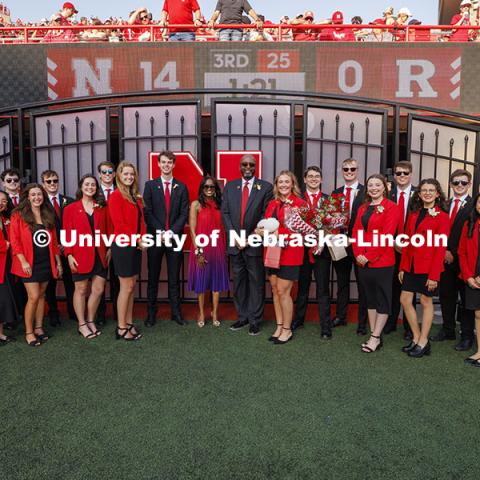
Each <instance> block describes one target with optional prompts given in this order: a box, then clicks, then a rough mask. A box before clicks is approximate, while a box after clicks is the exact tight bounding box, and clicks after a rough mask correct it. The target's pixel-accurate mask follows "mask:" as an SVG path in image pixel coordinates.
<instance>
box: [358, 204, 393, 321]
mask: <svg viewBox="0 0 480 480" xmlns="http://www.w3.org/2000/svg"><path fill="white" fill-rule="evenodd" d="M374 211H375V205H369V206H368V207H367V210H366V211H365V213H364V214H363V215H362V218H361V219H360V221H361V222H362V225H363V229H364V230H365V231H368V223H369V222H370V217H371V216H372V215H373V212H374ZM394 268H395V267H394V266H393V265H392V266H391V267H379V268H372V267H370V265H369V264H368V263H367V264H366V265H365V266H364V267H363V268H362V267H359V269H358V277H359V281H360V282H361V284H362V285H363V288H364V290H365V294H366V298H367V308H368V309H369V310H376V311H377V313H380V314H386V315H390V312H391V310H392V285H393V271H394Z"/></svg>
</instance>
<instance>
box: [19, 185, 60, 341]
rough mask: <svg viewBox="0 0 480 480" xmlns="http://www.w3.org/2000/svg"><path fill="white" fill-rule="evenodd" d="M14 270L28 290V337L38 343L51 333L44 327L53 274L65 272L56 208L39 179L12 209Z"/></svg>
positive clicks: (58, 274)
mask: <svg viewBox="0 0 480 480" xmlns="http://www.w3.org/2000/svg"><path fill="white" fill-rule="evenodd" d="M10 242H11V250H12V273H13V274H14V275H17V276H18V277H20V278H21V279H22V282H23V283H24V284H25V288H26V290H27V296H28V300H27V304H26V305H25V313H24V321H25V340H26V342H27V344H28V345H30V346H32V347H38V346H39V345H41V343H42V342H45V341H47V340H48V339H49V338H50V337H49V335H48V333H46V332H45V330H44V329H43V317H44V314H45V291H46V290H47V285H48V281H49V280H50V278H51V277H52V276H53V277H55V278H58V277H60V276H61V275H62V262H61V261H60V250H59V248H58V243H57V234H56V231H55V211H54V210H53V207H52V206H51V203H50V201H49V199H48V195H47V193H46V192H45V190H44V189H43V187H42V186H41V185H40V184H38V183H31V184H29V185H27V186H26V188H25V189H24V190H23V192H22V195H21V198H20V203H19V205H18V207H16V208H15V209H14V210H13V212H12V217H11V225H10Z"/></svg>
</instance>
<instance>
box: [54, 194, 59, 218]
mask: <svg viewBox="0 0 480 480" xmlns="http://www.w3.org/2000/svg"><path fill="white" fill-rule="evenodd" d="M52 203H53V208H54V209H55V213H56V215H57V217H58V218H60V205H59V204H58V202H57V197H52Z"/></svg>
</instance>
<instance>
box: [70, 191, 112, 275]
mask: <svg viewBox="0 0 480 480" xmlns="http://www.w3.org/2000/svg"><path fill="white" fill-rule="evenodd" d="M109 218H110V217H109V215H108V209H107V207H101V208H95V209H94V210H93V226H94V229H95V230H99V231H100V234H102V233H103V234H106V235H109V234H111V233H112V231H111V230H112V229H111V227H110V223H109ZM63 229H64V230H65V233H66V240H67V242H69V241H70V239H71V234H72V231H73V230H75V231H76V234H77V242H76V243H75V245H73V246H71V247H65V248H64V250H63V251H64V253H65V256H66V257H67V256H68V255H73V256H74V257H75V260H76V261H77V263H78V267H77V272H76V273H88V272H91V271H92V268H93V266H94V265H95V246H94V245H92V246H91V247H89V246H86V245H85V246H80V245H79V242H78V239H79V235H85V234H91V233H92V230H91V228H90V223H89V221H88V217H87V214H86V212H85V209H84V208H83V203H82V201H81V200H78V201H76V202H73V203H71V204H70V205H68V206H67V207H65V210H64V212H63ZM97 251H98V255H99V257H100V260H101V262H102V265H103V266H104V267H105V268H107V265H108V262H107V247H106V246H105V244H104V243H103V242H101V244H100V246H99V247H98V249H97Z"/></svg>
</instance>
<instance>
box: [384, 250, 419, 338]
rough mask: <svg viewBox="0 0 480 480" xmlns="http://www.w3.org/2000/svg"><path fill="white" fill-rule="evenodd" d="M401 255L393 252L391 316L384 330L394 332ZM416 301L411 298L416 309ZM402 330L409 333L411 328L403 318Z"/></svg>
mask: <svg viewBox="0 0 480 480" xmlns="http://www.w3.org/2000/svg"><path fill="white" fill-rule="evenodd" d="M401 257H402V256H401V254H400V253H398V252H395V268H394V270H393V282H392V314H391V315H389V317H388V320H387V323H386V324H385V328H386V329H388V330H394V329H396V328H397V322H398V317H399V316H400V308H401V304H400V295H401V293H402V284H401V283H400V280H399V279H398V271H399V268H400V259H401ZM416 305H417V299H416V296H415V295H414V296H413V306H414V307H416ZM403 328H404V330H405V331H406V332H410V331H411V328H410V325H409V324H408V321H407V317H406V316H405V315H404V316H403Z"/></svg>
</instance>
